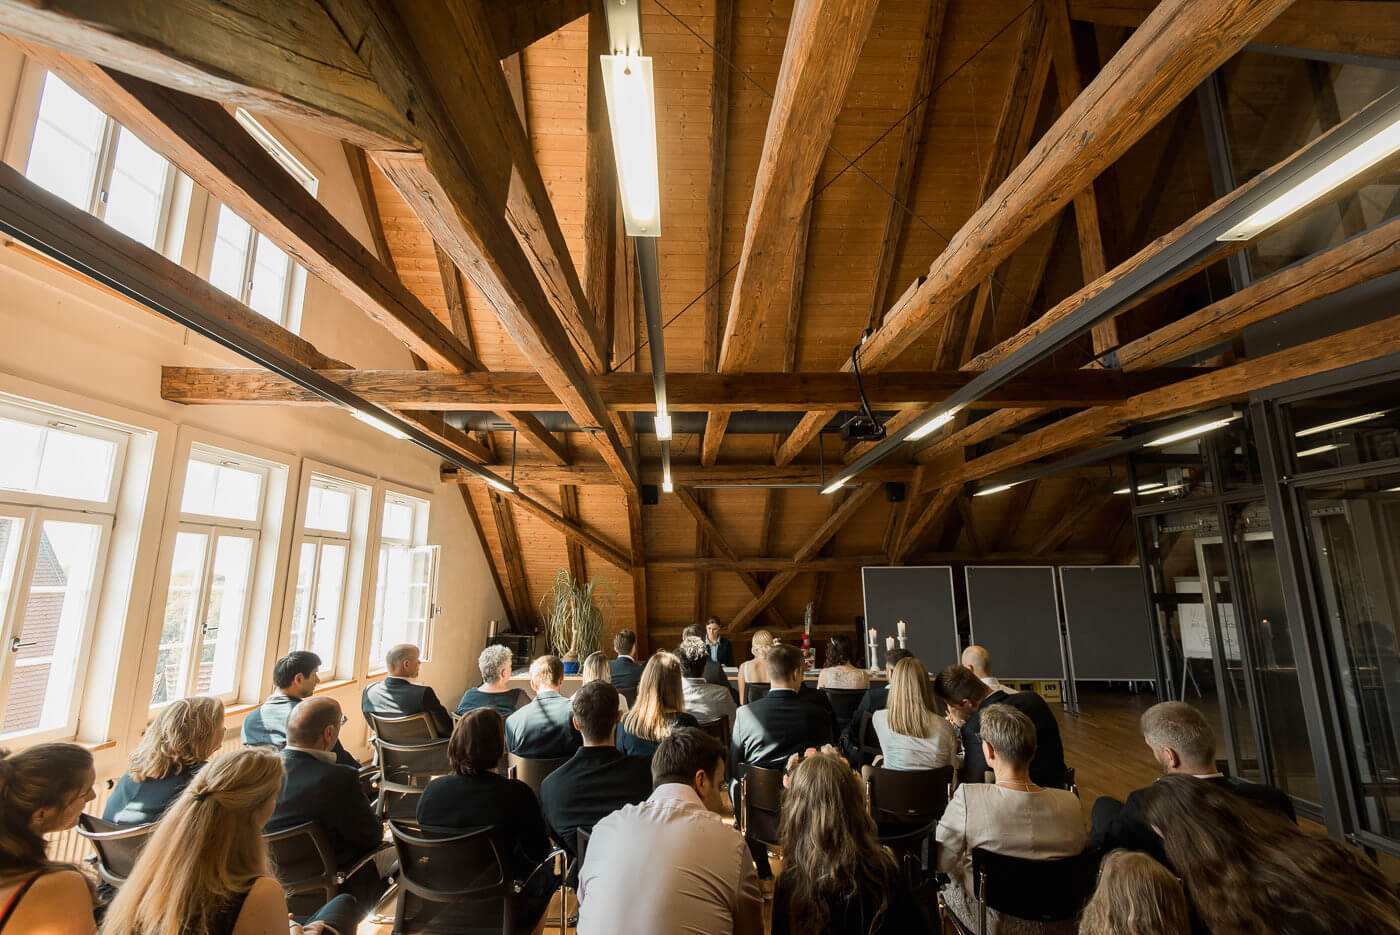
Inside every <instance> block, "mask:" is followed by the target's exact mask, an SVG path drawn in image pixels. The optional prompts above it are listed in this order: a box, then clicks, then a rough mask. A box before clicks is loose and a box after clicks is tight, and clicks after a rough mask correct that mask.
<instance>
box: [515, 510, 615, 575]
mask: <svg viewBox="0 0 1400 935" xmlns="http://www.w3.org/2000/svg"><path fill="white" fill-rule="evenodd" d="M510 500H511V502H512V503H513V504H515V505H517V506H519V507H520V508H521V509H522V510H524V511H525V512H527V513H529V514H530V515H532V516H534V517H536V518H537V519H541V520H543V521H544V522H545V523H546V524H548V525H550V526H552V527H554V528H555V529H556V530H558V531H559V532H561V533H563V535H564V537H565V538H566V539H568V540H570V541H571V542H577V543H578V544H579V545H581V546H583V547H584V548H586V549H588V550H589V551H591V552H592V553H593V554H595V555H597V556H598V557H599V558H601V559H603V560H604V561H606V562H607V563H608V564H610V565H614V566H616V567H617V568H620V569H622V570H623V571H631V570H632V562H631V560H630V559H629V558H628V557H627V555H625V554H624V553H623V552H622V550H621V549H619V548H618V547H617V546H615V545H612V544H611V543H609V542H606V541H604V539H603V538H602V537H601V536H599V535H598V534H597V533H594V532H591V531H589V530H588V529H585V528H584V527H583V526H582V525H580V524H579V523H576V522H573V521H571V520H568V519H566V518H564V517H563V516H560V515H559V514H558V513H556V512H554V511H553V510H551V509H550V508H549V507H547V506H545V505H544V504H543V503H540V502H539V501H538V500H535V499H533V498H531V497H529V496H527V495H525V494H523V493H520V494H514V495H512V496H511V497H510Z"/></svg>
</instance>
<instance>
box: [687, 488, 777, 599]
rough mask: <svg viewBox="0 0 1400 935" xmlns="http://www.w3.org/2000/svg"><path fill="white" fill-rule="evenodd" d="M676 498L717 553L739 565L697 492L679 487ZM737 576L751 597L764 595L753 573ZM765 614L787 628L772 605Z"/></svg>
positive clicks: (745, 572)
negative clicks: (698, 499) (697, 496)
mask: <svg viewBox="0 0 1400 935" xmlns="http://www.w3.org/2000/svg"><path fill="white" fill-rule="evenodd" d="M675 496H676V499H677V500H679V501H680V502H681V506H683V507H685V509H686V512H688V513H689V514H690V515H691V516H692V517H693V518H694V519H695V524H696V526H697V527H698V528H700V529H703V530H704V532H705V536H706V538H707V539H708V540H709V542H710V545H711V546H713V548H714V549H715V551H717V552H719V554H720V555H721V556H723V557H724V558H725V559H727V560H728V561H730V562H734V563H737V562H738V561H739V553H738V552H736V551H735V550H734V548H733V547H732V546H731V545H730V544H729V540H728V539H727V538H725V535H724V533H723V532H721V531H720V528H719V527H718V526H717V525H715V521H714V520H713V519H712V518H711V517H710V514H709V513H707V512H706V511H705V508H704V507H702V506H701V505H700V503H699V502H698V501H697V500H696V499H695V491H693V490H691V489H690V488H689V487H677V488H676V493H675ZM737 574H738V576H739V580H740V581H741V582H743V585H744V587H745V588H747V589H748V591H749V594H750V595H751V596H753V597H758V596H759V595H760V594H762V593H763V585H761V584H759V582H758V579H757V578H755V577H754V576H753V574H752V573H751V572H748V571H742V570H741V571H738V572H737ZM764 613H765V615H767V617H768V619H769V620H770V621H771V622H772V623H773V625H774V626H779V627H785V626H787V621H785V620H784V619H783V615H782V614H780V613H778V611H777V610H776V609H775V608H774V607H773V606H772V605H769V606H768V607H765V608H764Z"/></svg>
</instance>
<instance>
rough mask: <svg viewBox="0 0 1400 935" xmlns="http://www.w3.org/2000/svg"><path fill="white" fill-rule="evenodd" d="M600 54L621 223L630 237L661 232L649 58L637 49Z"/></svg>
mask: <svg viewBox="0 0 1400 935" xmlns="http://www.w3.org/2000/svg"><path fill="white" fill-rule="evenodd" d="M600 59H601V61H602V66H603V93H604V94H605V95H606V96H607V99H608V123H609V124H610V125H611V127H612V141H613V158H614V159H616V160H617V182H618V185H617V187H618V192H619V194H621V196H622V218H623V222H624V226H625V228H626V230H627V233H628V234H629V235H631V236H633V237H660V236H661V190H660V189H661V176H660V171H659V170H658V168H657V164H656V87H655V84H654V83H653V81H652V68H651V59H650V58H649V57H648V56H645V55H638V54H636V52H635V51H632V52H628V53H624V54H620V55H603V56H600Z"/></svg>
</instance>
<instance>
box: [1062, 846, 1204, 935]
mask: <svg viewBox="0 0 1400 935" xmlns="http://www.w3.org/2000/svg"><path fill="white" fill-rule="evenodd" d="M1190 931H1191V919H1190V916H1189V914H1188V913H1187V911H1186V893H1185V891H1184V890H1182V888H1181V881H1180V880H1178V879H1177V878H1176V877H1174V876H1172V872H1171V871H1170V870H1168V869H1167V868H1166V867H1163V866H1162V865H1161V864H1159V863H1158V862H1157V861H1155V860H1153V859H1152V858H1151V857H1149V856H1147V855H1146V854H1144V853H1142V852H1140V851H1126V850H1116V851H1114V852H1113V853H1111V854H1109V855H1108V856H1107V857H1105V858H1104V861H1103V865H1102V866H1101V867H1100V868H1099V885H1098V887H1097V888H1096V889H1095V890H1094V896H1093V898H1092V899H1090V900H1089V904H1088V905H1087V906H1085V907H1084V914H1083V916H1081V917H1080V920H1079V932H1080V935H1187V933H1188V932H1190Z"/></svg>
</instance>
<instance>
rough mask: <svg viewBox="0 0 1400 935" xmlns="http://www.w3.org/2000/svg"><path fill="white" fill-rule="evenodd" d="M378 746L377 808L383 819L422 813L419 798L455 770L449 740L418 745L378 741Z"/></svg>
mask: <svg viewBox="0 0 1400 935" xmlns="http://www.w3.org/2000/svg"><path fill="white" fill-rule="evenodd" d="M374 746H375V749H376V750H378V751H379V797H378V799H377V801H376V805H375V809H376V811H377V813H378V814H379V817H380V818H412V817H413V816H414V815H416V814H417V813H418V796H420V795H422V794H423V789H424V788H425V787H426V786H427V785H428V783H430V782H432V781H433V780H434V779H436V778H437V777H438V776H445V775H447V774H448V773H450V772H451V771H452V766H451V764H449V763H448V762H447V738H443V739H441V740H434V741H432V742H431V743H416V744H397V743H390V742H389V741H388V740H384V739H383V738H377V739H376V740H375V741H374Z"/></svg>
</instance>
